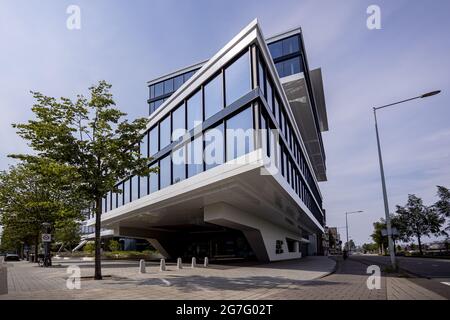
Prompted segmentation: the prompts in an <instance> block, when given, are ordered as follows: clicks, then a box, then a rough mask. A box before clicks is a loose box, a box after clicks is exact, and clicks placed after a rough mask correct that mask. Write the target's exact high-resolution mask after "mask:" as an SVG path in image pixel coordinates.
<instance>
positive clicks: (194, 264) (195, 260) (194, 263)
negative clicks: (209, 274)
mask: <svg viewBox="0 0 450 320" xmlns="http://www.w3.org/2000/svg"><path fill="white" fill-rule="evenodd" d="M196 266H197V259H195V257H192V264H191V267H192V268H195V267H196Z"/></svg>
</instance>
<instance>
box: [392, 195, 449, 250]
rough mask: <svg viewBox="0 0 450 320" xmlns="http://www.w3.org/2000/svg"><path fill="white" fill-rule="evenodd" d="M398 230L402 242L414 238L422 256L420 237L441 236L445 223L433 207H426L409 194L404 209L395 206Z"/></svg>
mask: <svg viewBox="0 0 450 320" xmlns="http://www.w3.org/2000/svg"><path fill="white" fill-rule="evenodd" d="M396 212H397V218H398V223H399V226H398V230H399V234H400V238H401V239H402V240H403V241H409V240H410V239H411V238H413V237H416V238H417V241H418V244H419V252H420V254H421V255H422V254H423V252H422V240H421V239H422V237H424V236H428V237H429V236H430V235H431V234H434V235H436V236H438V235H441V234H442V231H441V227H442V225H443V224H444V222H445V218H444V217H442V216H441V215H440V214H439V212H438V210H437V209H436V207H435V206H430V207H427V206H425V205H424V204H423V201H422V199H421V198H419V197H417V196H415V195H413V194H410V195H409V196H408V202H407V203H406V205H405V206H404V207H402V206H397V211H396Z"/></svg>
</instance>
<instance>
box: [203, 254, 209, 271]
mask: <svg viewBox="0 0 450 320" xmlns="http://www.w3.org/2000/svg"><path fill="white" fill-rule="evenodd" d="M208 265H209V259H208V257H205V261H204V263H203V266H204V267H205V268H208Z"/></svg>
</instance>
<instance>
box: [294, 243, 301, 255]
mask: <svg viewBox="0 0 450 320" xmlns="http://www.w3.org/2000/svg"><path fill="white" fill-rule="evenodd" d="M294 252H300V244H299V242H298V241H295V242H294Z"/></svg>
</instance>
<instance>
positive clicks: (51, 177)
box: [0, 159, 83, 249]
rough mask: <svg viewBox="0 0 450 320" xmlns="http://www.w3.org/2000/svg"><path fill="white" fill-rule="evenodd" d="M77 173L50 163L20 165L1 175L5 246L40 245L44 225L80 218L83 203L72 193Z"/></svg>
mask: <svg viewBox="0 0 450 320" xmlns="http://www.w3.org/2000/svg"><path fill="white" fill-rule="evenodd" d="M74 174H75V173H74V171H72V170H71V169H70V168H68V167H66V166H63V165H59V164H57V163H54V162H52V161H50V160H48V161H42V159H41V161H36V162H34V163H21V164H18V165H16V166H12V167H10V168H9V170H8V171H2V172H0V224H1V225H2V226H3V228H4V230H3V235H2V246H8V247H10V249H13V248H18V247H19V246H20V245H21V244H26V245H35V246H36V248H37V245H38V243H39V236H40V233H41V228H42V223H44V222H47V223H50V224H52V225H53V226H55V225H56V224H57V223H60V224H63V223H67V222H68V221H73V220H76V219H81V218H82V217H81V215H80V212H81V208H82V207H83V201H82V199H80V198H76V197H74V194H73V193H72V192H70V185H71V181H72V179H73V177H74Z"/></svg>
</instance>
